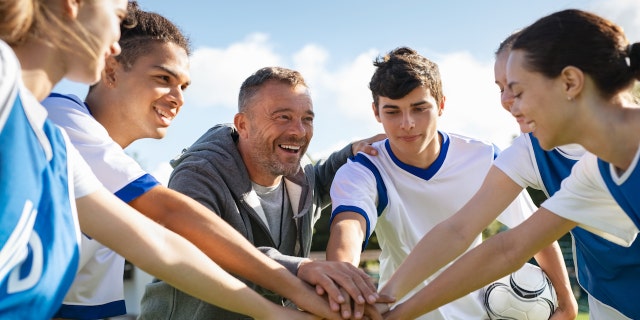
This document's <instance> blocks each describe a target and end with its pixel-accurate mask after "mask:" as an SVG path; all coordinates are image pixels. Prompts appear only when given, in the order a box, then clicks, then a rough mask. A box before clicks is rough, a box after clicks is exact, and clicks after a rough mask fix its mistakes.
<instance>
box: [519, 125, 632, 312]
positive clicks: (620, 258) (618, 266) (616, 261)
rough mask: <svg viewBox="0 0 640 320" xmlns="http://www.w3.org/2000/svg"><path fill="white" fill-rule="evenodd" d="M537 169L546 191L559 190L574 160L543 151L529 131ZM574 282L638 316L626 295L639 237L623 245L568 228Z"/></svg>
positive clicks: (614, 306) (590, 292)
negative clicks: (575, 274) (574, 275)
mask: <svg viewBox="0 0 640 320" xmlns="http://www.w3.org/2000/svg"><path fill="white" fill-rule="evenodd" d="M529 138H530V141H531V146H532V149H533V153H534V155H535V158H536V164H537V165H538V171H539V173H540V177H541V178H542V183H543V184H544V186H545V188H546V189H547V192H549V195H553V194H554V193H556V192H557V191H558V190H560V185H561V183H562V180H563V179H564V178H566V177H568V176H569V175H570V174H571V168H572V167H573V165H574V164H575V163H576V162H577V160H573V159H569V158H566V157H564V156H563V155H562V154H561V153H560V152H559V151H558V150H556V149H553V150H551V151H547V150H544V149H542V147H540V144H539V142H538V139H536V138H535V137H534V136H533V135H532V134H531V133H529ZM571 234H572V235H573V240H574V244H575V250H574V252H573V254H574V256H575V257H574V259H575V262H576V267H577V269H578V270H577V276H578V282H579V283H580V285H581V286H582V287H583V288H584V289H585V290H586V291H587V293H588V294H590V295H592V296H593V297H594V298H596V299H598V300H599V301H600V302H602V303H604V304H606V305H608V306H611V307H612V308H615V309H616V310H618V311H619V312H621V313H623V314H625V315H626V316H627V317H630V318H632V319H640V310H638V306H637V305H636V304H635V303H630V301H631V300H630V299H629V298H628V297H629V296H630V295H632V294H635V291H636V290H637V287H638V284H640V241H635V242H634V243H633V244H632V245H631V247H629V248H625V247H622V246H619V245H617V244H615V243H613V242H610V241H608V240H605V239H603V238H601V237H599V236H597V235H595V234H593V233H591V232H589V231H586V230H584V229H582V228H580V227H576V228H573V229H572V230H571Z"/></svg>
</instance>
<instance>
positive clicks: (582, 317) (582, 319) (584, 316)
mask: <svg viewBox="0 0 640 320" xmlns="http://www.w3.org/2000/svg"><path fill="white" fill-rule="evenodd" d="M576 320H589V314H588V313H578V316H577V317H576Z"/></svg>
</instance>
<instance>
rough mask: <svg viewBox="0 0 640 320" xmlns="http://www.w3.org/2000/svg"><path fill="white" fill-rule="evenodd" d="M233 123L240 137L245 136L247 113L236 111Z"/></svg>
mask: <svg viewBox="0 0 640 320" xmlns="http://www.w3.org/2000/svg"><path fill="white" fill-rule="evenodd" d="M233 125H234V126H235V127H236V129H237V130H238V133H239V134H240V136H241V137H243V138H246V137H247V134H246V132H247V115H246V114H245V113H244V112H238V113H236V115H235V116H234V117H233Z"/></svg>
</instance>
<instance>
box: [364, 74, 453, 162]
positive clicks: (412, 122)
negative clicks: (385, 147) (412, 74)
mask: <svg viewBox="0 0 640 320" xmlns="http://www.w3.org/2000/svg"><path fill="white" fill-rule="evenodd" d="M443 107H444V102H442V103H440V104H439V103H438V102H437V101H436V99H435V98H434V97H433V96H432V95H431V92H430V90H429V89H427V88H425V87H424V86H419V87H417V88H415V89H413V90H412V91H411V92H409V94H407V95H405V96H404V97H402V98H400V99H390V98H387V97H382V96H381V97H379V98H378V108H377V109H376V107H375V105H373V111H374V114H375V116H376V119H377V120H378V122H380V123H382V126H383V127H384V131H385V133H386V134H387V137H388V138H389V143H390V145H391V149H392V150H393V152H394V154H395V155H396V156H397V157H398V159H400V161H402V162H404V163H406V164H409V165H412V166H414V167H419V168H426V167H428V166H429V165H431V163H432V162H433V161H434V160H435V159H436V158H437V157H438V154H439V152H440V139H439V136H438V131H437V123H438V117H439V116H440V115H441V114H442V109H443Z"/></svg>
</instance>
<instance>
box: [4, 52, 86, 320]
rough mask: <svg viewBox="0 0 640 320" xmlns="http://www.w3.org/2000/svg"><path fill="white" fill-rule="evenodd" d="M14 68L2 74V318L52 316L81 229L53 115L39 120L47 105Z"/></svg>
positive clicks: (72, 266) (71, 269) (73, 264)
mask: <svg viewBox="0 0 640 320" xmlns="http://www.w3.org/2000/svg"><path fill="white" fill-rule="evenodd" d="M7 49H8V48H7V47H6V46H5V45H4V43H0V59H1V60H3V61H1V62H2V63H1V64H3V66H1V67H0V69H2V68H5V70H2V71H6V68H8V67H11V66H9V65H7V64H6V63H7V61H6V60H5V59H7V58H11V57H12V55H13V53H12V52H8V50H10V49H8V50H7ZM3 51H4V52H3ZM13 58H14V59H15V57H13ZM9 62H12V61H9ZM17 66H18V65H17V62H15V69H16V70H14V74H9V75H7V74H5V73H2V74H1V75H0V87H2V88H0V92H2V94H1V95H0V99H2V101H1V102H0V103H2V104H1V105H0V145H1V146H2V148H1V149H0V199H2V202H3V204H2V206H0V210H1V214H0V216H1V217H2V220H1V221H2V227H1V228H0V243H2V248H1V251H0V317H2V318H3V319H49V318H51V316H52V315H53V314H54V312H55V311H56V310H57V309H58V307H59V306H60V303H61V302H62V299H63V297H64V295H65V293H66V291H67V289H68V288H69V286H70V285H71V282H72V281H73V278H74V276H75V272H76V269H77V265H78V239H79V238H78V228H77V221H76V217H75V212H74V210H75V209H74V208H75V207H74V202H73V199H72V198H73V197H72V195H73V193H72V192H71V193H70V191H69V181H68V179H69V177H68V165H67V149H66V148H67V147H66V143H65V139H64V136H63V134H62V132H61V131H60V129H59V128H57V127H55V126H54V125H53V124H52V123H51V122H50V121H49V120H44V123H42V122H40V123H38V121H37V120H35V121H34V119H37V118H38V117H37V116H38V115H34V114H33V113H31V112H30V111H33V110H34V108H35V109H38V108H40V109H41V108H42V107H41V106H40V105H39V104H38V102H37V101H36V100H35V99H34V98H33V97H31V96H29V97H27V98H23V97H22V96H21V95H20V94H18V87H19V84H18V83H19V77H20V74H19V71H18V70H19V69H18V67H17ZM9 76H13V77H9ZM7 80H8V81H7ZM10 81H13V85H12V87H13V89H12V90H11V94H9V95H5V93H7V91H8V90H3V89H7V86H9V85H11V84H8V83H7V82H10ZM3 82H4V83H3ZM25 103H33V104H36V105H33V106H32V105H29V106H27V105H25ZM36 111H39V110H36ZM42 112H43V113H44V110H42ZM39 116H42V114H40V115H39ZM43 118H44V117H43Z"/></svg>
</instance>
